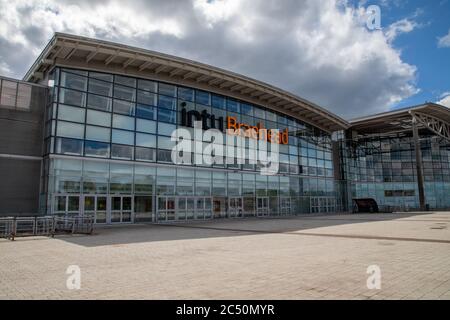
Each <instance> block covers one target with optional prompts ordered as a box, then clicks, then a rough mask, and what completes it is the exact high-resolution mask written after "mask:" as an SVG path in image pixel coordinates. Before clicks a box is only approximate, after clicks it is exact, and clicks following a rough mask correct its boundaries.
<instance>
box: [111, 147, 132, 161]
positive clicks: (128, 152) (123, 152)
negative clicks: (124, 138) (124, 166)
mask: <svg viewBox="0 0 450 320" xmlns="http://www.w3.org/2000/svg"><path fill="white" fill-rule="evenodd" d="M133 149H134V148H133V147H131V146H121V145H116V144H113V145H112V146H111V158H115V159H126V160H133Z"/></svg>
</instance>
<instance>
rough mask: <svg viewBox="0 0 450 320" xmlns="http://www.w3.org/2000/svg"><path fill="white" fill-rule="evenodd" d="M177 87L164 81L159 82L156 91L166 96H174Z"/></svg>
mask: <svg viewBox="0 0 450 320" xmlns="http://www.w3.org/2000/svg"><path fill="white" fill-rule="evenodd" d="M176 90H177V88H176V87H175V86H173V85H171V84H165V83H159V90H158V92H159V93H160V94H164V95H166V96H171V97H175V96H176V94H177V91H176Z"/></svg>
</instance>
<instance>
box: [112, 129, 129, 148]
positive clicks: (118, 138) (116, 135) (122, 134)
mask: <svg viewBox="0 0 450 320" xmlns="http://www.w3.org/2000/svg"><path fill="white" fill-rule="evenodd" d="M112 142H113V143H120V144H129V145H133V144H134V132H130V131H123V130H113V131H112Z"/></svg>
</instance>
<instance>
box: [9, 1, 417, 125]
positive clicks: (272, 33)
mask: <svg viewBox="0 0 450 320" xmlns="http://www.w3.org/2000/svg"><path fill="white" fill-rule="evenodd" d="M363 13H364V12H362V9H361V8H356V7H352V6H350V5H349V4H348V2H347V1H345V0H304V1H298V0H285V1H268V0H253V1H243V0H228V1H225V0H215V1H207V0H192V1H190V2H188V1H176V0H165V1H162V0H146V1H144V0H133V1H131V0H130V1H127V2H126V6H125V5H124V2H123V1H118V0H101V1H96V2H93V1H90V0H81V1H76V0H62V1H56V0H44V1H42V0H29V1H24V0H18V1H14V2H11V1H9V0H0V56H2V57H3V59H2V61H3V60H4V61H3V63H4V64H5V65H6V66H9V68H10V69H11V71H12V73H13V74H14V75H15V76H17V77H21V76H22V75H23V74H24V73H25V72H26V70H27V68H28V67H29V65H31V63H32V61H33V60H34V59H35V58H36V55H37V54H38V53H39V52H40V50H42V48H43V47H44V46H45V44H46V43H47V42H48V40H49V39H50V38H51V36H52V34H53V33H54V32H55V31H59V32H69V33H75V34H80V35H85V36H90V37H97V38H103V39H108V40H112V41H118V42H122V43H126V44H129V45H135V46H139V47H144V48H148V49H152V50H156V51H161V52H165V53H169V54H174V55H178V56H181V57H186V58H190V59H193V60H197V61H200V62H204V63H209V64H212V65H215V66H218V67H222V68H225V69H228V70H232V71H235V72H238V73H241V74H244V75H247V76H250V77H253V78H256V79H258V80H262V81H265V82H268V83H270V84H273V85H275V86H278V87H280V88H282V89H285V90H287V91H290V92H293V93H295V94H298V95H299V96H301V97H303V98H306V99H309V100H311V101H313V102H316V103H317V104H319V105H321V106H323V107H325V108H328V109H329V110H331V111H333V112H336V113H337V114H339V115H341V116H344V117H347V118H351V117H356V116H359V115H362V114H368V113H374V112H381V111H385V110H387V109H389V106H391V105H392V104H394V103H396V102H399V101H400V100H402V99H404V98H406V97H409V96H411V95H413V94H415V93H416V92H417V88H416V86H415V76H416V68H415V67H414V66H412V65H409V64H407V63H405V62H403V61H402V59H401V56H400V52H399V51H397V50H396V49H395V48H393V47H392V45H391V43H390V42H389V39H390V38H392V37H393V36H394V34H395V35H398V34H399V33H400V32H406V31H407V30H408V28H410V26H409V27H408V25H407V24H405V23H404V24H398V25H397V26H396V27H392V31H391V36H387V35H386V34H384V33H383V32H380V31H374V32H371V31H369V30H367V28H366V27H365V25H363V24H362V23H361V14H363ZM394 29H395V31H394Z"/></svg>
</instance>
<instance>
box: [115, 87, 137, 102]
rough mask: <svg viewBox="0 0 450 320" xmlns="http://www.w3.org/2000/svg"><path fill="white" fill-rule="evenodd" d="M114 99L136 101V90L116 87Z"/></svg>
mask: <svg viewBox="0 0 450 320" xmlns="http://www.w3.org/2000/svg"><path fill="white" fill-rule="evenodd" d="M114 98H117V99H122V100H128V101H133V102H134V101H136V90H135V89H134V88H129V87H124V86H119V85H117V84H116V85H114Z"/></svg>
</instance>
